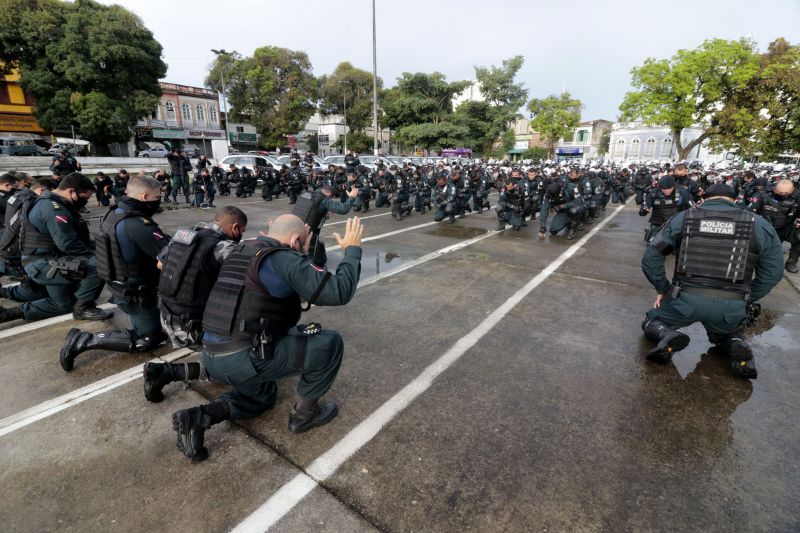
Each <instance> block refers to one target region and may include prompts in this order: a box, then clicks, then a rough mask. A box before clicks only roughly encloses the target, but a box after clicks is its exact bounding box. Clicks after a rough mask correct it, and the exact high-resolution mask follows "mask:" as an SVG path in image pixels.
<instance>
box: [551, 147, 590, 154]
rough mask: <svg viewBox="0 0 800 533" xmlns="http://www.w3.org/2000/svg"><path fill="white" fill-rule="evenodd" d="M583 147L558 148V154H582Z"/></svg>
mask: <svg viewBox="0 0 800 533" xmlns="http://www.w3.org/2000/svg"><path fill="white" fill-rule="evenodd" d="M582 153H583V148H556V154H559V155H569V154H582Z"/></svg>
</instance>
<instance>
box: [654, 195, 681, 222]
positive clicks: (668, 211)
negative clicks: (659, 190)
mask: <svg viewBox="0 0 800 533" xmlns="http://www.w3.org/2000/svg"><path fill="white" fill-rule="evenodd" d="M679 198H680V192H679V191H678V188H677V187H676V188H675V190H674V191H673V192H672V194H670V195H669V197H666V196H663V195H662V196H661V197H658V196H656V197H654V198H653V211H652V213H651V215H650V224H654V225H656V226H660V225H662V224H663V223H664V222H666V221H667V220H668V219H669V218H670V217H671V216H673V215H674V214H675V213H677V212H678V199H679Z"/></svg>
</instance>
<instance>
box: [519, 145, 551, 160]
mask: <svg viewBox="0 0 800 533" xmlns="http://www.w3.org/2000/svg"><path fill="white" fill-rule="evenodd" d="M549 156H550V150H548V149H547V148H544V147H543V146H532V147H530V148H528V149H527V150H525V151H524V152H522V154H521V155H520V159H533V160H534V161H543V160H545V159H547V158H548V157H549Z"/></svg>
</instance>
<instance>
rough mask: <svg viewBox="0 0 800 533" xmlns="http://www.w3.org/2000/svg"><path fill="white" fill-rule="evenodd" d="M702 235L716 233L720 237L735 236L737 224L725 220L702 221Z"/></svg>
mask: <svg viewBox="0 0 800 533" xmlns="http://www.w3.org/2000/svg"><path fill="white" fill-rule="evenodd" d="M700 233H716V234H718V235H735V234H736V223H735V222H726V221H723V220H701V221H700Z"/></svg>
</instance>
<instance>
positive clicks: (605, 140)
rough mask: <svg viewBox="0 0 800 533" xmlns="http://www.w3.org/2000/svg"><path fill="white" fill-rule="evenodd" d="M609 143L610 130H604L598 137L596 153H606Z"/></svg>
mask: <svg viewBox="0 0 800 533" xmlns="http://www.w3.org/2000/svg"><path fill="white" fill-rule="evenodd" d="M610 145H611V130H606V131H604V132H603V135H602V136H601V137H600V146H598V147H597V153H598V155H605V154H607V153H608V149H609V148H610Z"/></svg>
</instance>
